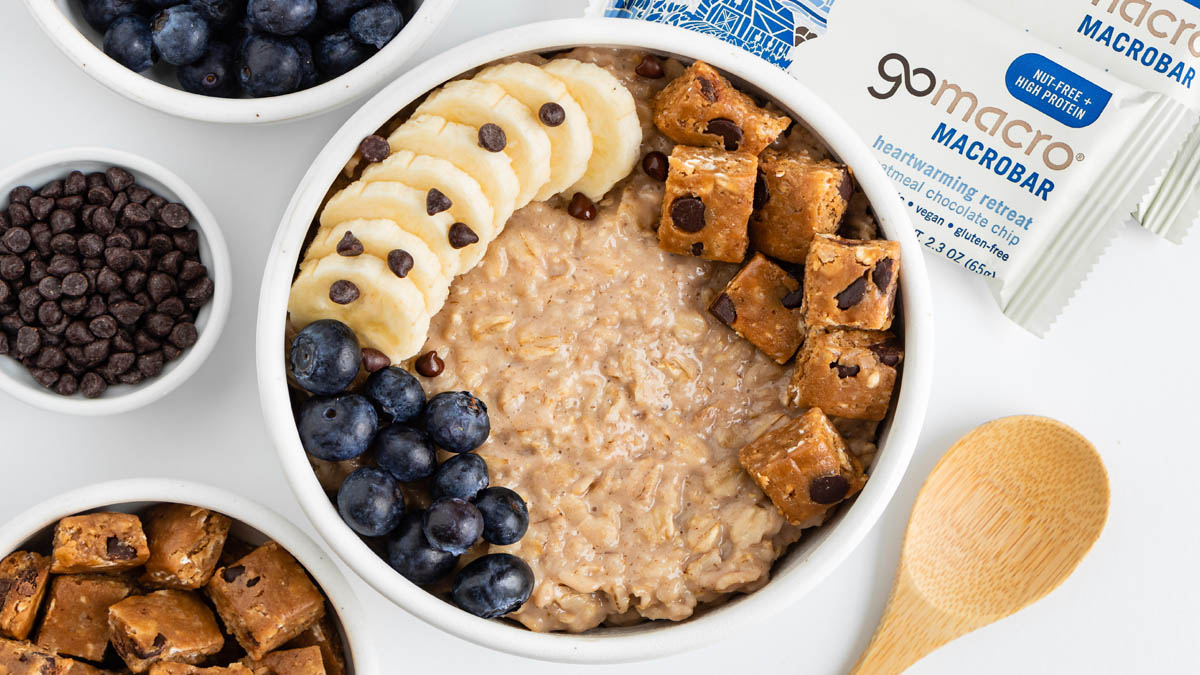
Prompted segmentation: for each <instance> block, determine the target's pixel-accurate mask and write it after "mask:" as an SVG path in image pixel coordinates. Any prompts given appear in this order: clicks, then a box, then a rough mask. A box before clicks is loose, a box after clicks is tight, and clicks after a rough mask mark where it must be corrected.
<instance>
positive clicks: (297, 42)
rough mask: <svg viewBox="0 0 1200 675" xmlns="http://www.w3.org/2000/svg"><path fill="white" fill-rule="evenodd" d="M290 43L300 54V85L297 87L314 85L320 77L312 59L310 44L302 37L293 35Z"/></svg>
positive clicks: (315, 63) (304, 87)
mask: <svg viewBox="0 0 1200 675" xmlns="http://www.w3.org/2000/svg"><path fill="white" fill-rule="evenodd" d="M292 45H293V46H294V47H295V48H296V52H297V53H299V54H300V86H299V87H297V89H308V88H309V87H312V86H315V85H316V84H317V82H318V81H319V80H320V79H321V78H320V76H319V75H318V74H317V62H316V61H314V60H313V53H312V44H310V43H309V41H308V40H306V39H304V38H302V37H294V38H292Z"/></svg>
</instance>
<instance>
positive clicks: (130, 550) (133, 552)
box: [104, 537, 137, 560]
mask: <svg viewBox="0 0 1200 675" xmlns="http://www.w3.org/2000/svg"><path fill="white" fill-rule="evenodd" d="M104 557H105V558H107V559H109V560H134V559H136V558H137V549H135V548H134V547H132V546H130V545H129V544H127V543H125V542H123V541H121V540H120V539H118V538H117V537H109V538H108V539H106V540H104Z"/></svg>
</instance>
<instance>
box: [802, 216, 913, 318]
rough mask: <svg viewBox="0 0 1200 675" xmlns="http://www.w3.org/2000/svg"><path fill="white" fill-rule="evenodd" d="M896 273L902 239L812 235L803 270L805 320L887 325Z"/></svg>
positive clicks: (898, 272) (893, 297)
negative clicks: (896, 240) (865, 238)
mask: <svg viewBox="0 0 1200 675" xmlns="http://www.w3.org/2000/svg"><path fill="white" fill-rule="evenodd" d="M899 278H900V244H899V243H897V242H894V241H887V240H884V239H873V240H871V241H855V240H852V239H842V238H840V237H835V236H831V235H827V234H818V235H817V236H816V237H814V238H813V241H812V246H811V247H810V248H809V251H808V258H807V259H806V263H805V272H804V315H805V316H804V320H805V322H806V323H807V324H808V325H809V326H810V327H814V328H815V327H826V326H828V327H842V328H862V329H865V330H887V329H888V328H891V326H892V317H893V314H894V309H895V304H896V289H897V287H898V285H899Z"/></svg>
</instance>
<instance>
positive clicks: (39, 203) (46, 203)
mask: <svg viewBox="0 0 1200 675" xmlns="http://www.w3.org/2000/svg"><path fill="white" fill-rule="evenodd" d="M53 210H54V200H53V199H47V198H46V197H33V198H32V199H30V200H29V212H30V213H31V214H33V219H34V220H45V219H46V218H47V217H48V216H49V215H50V212H51V211H53Z"/></svg>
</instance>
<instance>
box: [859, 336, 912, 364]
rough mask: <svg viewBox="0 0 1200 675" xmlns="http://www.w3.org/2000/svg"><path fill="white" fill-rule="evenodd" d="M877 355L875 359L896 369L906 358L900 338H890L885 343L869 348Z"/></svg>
mask: <svg viewBox="0 0 1200 675" xmlns="http://www.w3.org/2000/svg"><path fill="white" fill-rule="evenodd" d="M867 349H870V350H871V351H872V352H874V353H875V357H876V358H878V359H879V362H880V363H882V364H883V365H885V366H891V367H893V368H895V367H896V365H897V364H898V363H900V359H901V357H903V356H904V347H903V346H902V345H901V343H900V339H899V338H894V337H893V338H889V339H887V340H884V341H883V342H880V343H877V344H873V345H871V346H870V347H867Z"/></svg>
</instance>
